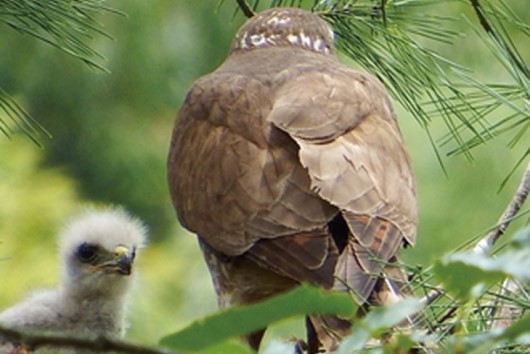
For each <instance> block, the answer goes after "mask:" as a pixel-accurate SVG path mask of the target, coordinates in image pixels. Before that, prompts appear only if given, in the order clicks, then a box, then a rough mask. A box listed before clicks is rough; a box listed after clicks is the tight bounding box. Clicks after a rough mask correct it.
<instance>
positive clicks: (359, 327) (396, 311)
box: [337, 298, 422, 354]
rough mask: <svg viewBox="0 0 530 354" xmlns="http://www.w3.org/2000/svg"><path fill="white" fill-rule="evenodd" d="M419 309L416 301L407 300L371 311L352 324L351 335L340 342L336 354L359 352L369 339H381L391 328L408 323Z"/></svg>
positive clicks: (419, 306)
mask: <svg viewBox="0 0 530 354" xmlns="http://www.w3.org/2000/svg"><path fill="white" fill-rule="evenodd" d="M421 307H422V306H421V303H420V302H419V301H418V300H417V299H414V298H409V299H404V300H402V301H399V302H398V303H396V304H394V305H391V306H387V307H379V308H376V309H373V310H372V311H370V313H368V315H366V317H365V318H364V319H362V320H359V321H357V323H355V324H354V326H353V328H352V334H351V335H350V336H349V337H348V338H346V339H345V340H344V341H343V342H342V344H341V345H340V347H339V349H338V350H337V354H347V353H352V352H358V351H361V350H362V349H363V348H365V347H366V344H367V343H368V341H369V340H370V339H371V338H381V335H382V334H384V333H386V332H388V331H389V330H390V328H392V327H393V326H395V325H397V324H399V323H400V322H402V321H408V319H409V318H410V316H413V315H415V314H416V313H417V312H418V311H419V310H420V309H421ZM400 346H402V343H400Z"/></svg>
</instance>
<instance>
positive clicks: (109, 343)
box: [0, 325, 177, 354]
mask: <svg viewBox="0 0 530 354" xmlns="http://www.w3.org/2000/svg"><path fill="white" fill-rule="evenodd" d="M0 338H2V339H3V340H7V341H9V342H13V343H23V345H24V347H27V348H31V349H32V350H33V349H38V348H42V347H54V348H76V349H88V350H93V351H95V352H99V353H109V352H116V353H132V354H177V353H176V352H172V351H169V350H164V349H159V348H153V347H147V346H141V345H136V344H132V343H128V342H125V341H122V340H117V339H111V338H107V337H104V336H99V337H92V338H86V337H79V336H74V335H59V334H51V333H38V332H26V331H21V330H17V329H13V328H8V327H4V326H1V325H0Z"/></svg>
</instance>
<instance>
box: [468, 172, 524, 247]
mask: <svg viewBox="0 0 530 354" xmlns="http://www.w3.org/2000/svg"><path fill="white" fill-rule="evenodd" d="M529 191H530V162H529V163H528V165H527V166H526V171H525V173H524V175H523V178H522V179H521V183H520V184H519V188H517V192H516V193H515V195H514V196H513V198H512V200H511V201H510V204H508V206H507V207H506V209H505V210H504V213H503V214H502V215H501V217H500V219H499V222H498V223H497V226H495V228H494V229H493V230H492V231H490V232H489V233H488V234H487V235H486V236H484V237H483V238H482V239H481V240H480V241H479V242H478V243H477V244H476V246H475V247H474V248H473V252H476V253H480V254H485V253H487V252H489V251H490V250H491V248H492V247H493V245H494V244H495V242H497V240H498V239H499V238H500V237H501V236H502V235H504V233H505V232H506V229H507V228H508V225H510V222H511V221H512V219H513V217H514V216H515V215H516V214H517V212H519V210H520V209H521V207H522V206H523V204H524V202H525V201H526V198H527V197H528V192H529Z"/></svg>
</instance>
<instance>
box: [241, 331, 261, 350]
mask: <svg viewBox="0 0 530 354" xmlns="http://www.w3.org/2000/svg"><path fill="white" fill-rule="evenodd" d="M264 334H265V329H260V330H258V331H256V332H252V333H250V334H248V335H246V336H245V340H246V342H247V343H248V345H250V347H251V348H252V349H254V350H255V351H256V352H257V351H258V350H259V346H260V344H261V340H262V339H263V335H264Z"/></svg>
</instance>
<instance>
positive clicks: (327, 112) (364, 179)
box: [269, 69, 417, 302]
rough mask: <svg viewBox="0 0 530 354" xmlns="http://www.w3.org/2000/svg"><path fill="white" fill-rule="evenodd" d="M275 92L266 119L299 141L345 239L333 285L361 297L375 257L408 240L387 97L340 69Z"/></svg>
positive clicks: (411, 217)
mask: <svg viewBox="0 0 530 354" xmlns="http://www.w3.org/2000/svg"><path fill="white" fill-rule="evenodd" d="M283 90H284V91H285V92H282V90H280V92H279V93H278V97H279V99H278V100H277V101H276V102H275V104H274V107H273V109H272V111H271V113H270V115H269V120H270V121H271V122H272V123H273V124H275V125H276V126H278V127H280V128H281V129H283V130H284V131H286V132H287V133H288V134H289V135H290V136H292V137H293V139H294V140H295V141H296V142H297V144H298V145H299V147H300V152H299V156H300V161H301V163H302V165H303V166H304V167H306V168H307V171H308V173H309V176H310V178H311V186H312V188H313V190H314V191H316V192H317V193H318V195H320V196H321V197H322V198H323V199H325V200H327V201H328V202H330V203H331V204H332V205H335V206H336V207H338V208H339V209H340V210H342V214H343V217H344V219H345V221H346V222H347V224H348V226H349V229H350V231H351V235H352V237H351V239H350V242H349V245H348V246H347V247H346V248H345V249H344V251H343V252H342V254H341V255H340V257H339V259H338V264H337V270H336V274H335V275H336V277H337V278H338V280H337V282H336V287H337V288H341V289H350V290H352V291H353V292H354V293H356V294H357V295H356V297H357V299H358V300H359V301H360V302H363V301H364V300H366V299H367V298H368V296H369V295H370V293H371V291H372V290H373V288H374V286H375V283H376V280H377V277H378V276H379V275H380V273H381V272H382V269H383V263H384V262H387V261H389V260H390V259H391V258H392V257H393V256H394V255H395V253H396V252H397V250H398V249H399V247H400V246H401V245H402V244H403V242H408V243H411V244H413V243H414V242H415V231H416V213H417V210H416V208H417V207H416V198H415V187H414V182H413V177H412V172H411V167H410V163H409V159H408V156H407V153H406V152H405V150H404V147H403V141H402V138H401V135H400V132H399V129H398V127H397V123H396V121H395V117H394V115H393V111H392V107H391V105H390V102H389V100H388V96H387V94H386V92H385V91H384V89H383V88H382V86H381V85H380V84H379V83H378V82H377V81H376V80H375V79H373V78H371V77H369V76H366V75H363V74H360V73H357V72H353V71H351V70H347V69H340V70H335V71H327V72H326V71H323V72H314V73H306V74H305V75H303V76H300V77H298V78H296V79H294V80H292V81H291V82H287V83H286V84H285V87H284V88H283ZM287 92H298V93H299V94H298V95H296V96H295V97H297V99H295V100H294V101H293V100H291V99H290V97H291V96H289V95H288V94H287ZM337 100H338V101H339V102H338V103H337ZM337 115H338V117H337Z"/></svg>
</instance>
